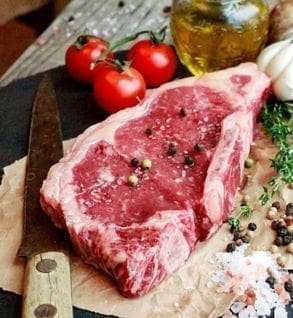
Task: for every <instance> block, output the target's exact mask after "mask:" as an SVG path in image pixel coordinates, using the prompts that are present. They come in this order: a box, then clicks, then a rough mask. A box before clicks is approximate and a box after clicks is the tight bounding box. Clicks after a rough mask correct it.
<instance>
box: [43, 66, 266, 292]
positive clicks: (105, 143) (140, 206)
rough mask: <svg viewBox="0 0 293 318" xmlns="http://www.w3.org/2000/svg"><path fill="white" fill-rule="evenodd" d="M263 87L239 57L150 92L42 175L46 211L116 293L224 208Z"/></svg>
mask: <svg viewBox="0 0 293 318" xmlns="http://www.w3.org/2000/svg"><path fill="white" fill-rule="evenodd" d="M269 85H270V81H269V79H268V78H267V77H266V76H265V75H264V74H263V73H261V72H259V71H258V70H257V68H256V65H255V64H253V63H246V64H242V65H240V66H238V67H235V68H230V69H227V70H223V71H219V72H215V73H210V74H207V75H204V76H203V77H201V78H200V79H198V80H197V79H196V78H194V77H190V78H186V79H183V80H178V81H174V82H172V83H169V84H167V85H164V86H162V87H160V88H159V89H157V90H154V91H151V92H149V94H148V97H147V98H146V99H145V100H144V101H142V102H141V103H140V105H139V106H136V107H134V108H129V109H126V110H123V111H120V112H118V113H116V114H114V115H112V116H110V117H109V118H108V119H107V120H105V121H103V122H101V123H98V124H97V125H94V126H92V127H90V128H88V129H87V130H86V131H85V132H84V133H83V134H82V135H80V136H79V137H78V138H77V140H76V142H75V143H74V145H73V146H72V147H71V149H70V150H69V152H68V153H67V155H66V156H65V157H64V158H63V159H62V160H61V161H60V162H59V163H58V164H56V165H54V166H53V167H52V168H51V169H50V171H49V174H48V177H47V179H46V180H45V181H44V184H43V187H42V189H41V203H42V206H43V208H44V210H45V211H46V213H47V214H48V215H50V217H51V218H52V220H53V222H54V223H55V224H56V225H57V226H59V227H62V228H65V229H67V231H68V232H69V234H70V238H71V240H72V242H73V245H74V247H75V249H76V251H77V252H78V253H79V255H80V256H81V257H82V258H83V259H84V260H85V261H86V262H87V263H90V264H92V265H94V266H96V267H98V268H102V269H103V270H104V271H105V272H107V273H108V274H109V275H110V276H111V277H112V278H113V279H114V280H115V281H116V282H117V284H118V287H119V290H120V291H121V293H122V294H123V295H125V296H127V297H133V296H139V295H143V294H145V293H147V292H148V291H149V290H151V289H152V288H153V287H155V286H156V285H158V284H159V283H160V282H161V281H162V280H164V279H165V278H166V277H168V276H169V275H170V274H171V273H172V272H174V271H175V270H176V269H177V268H178V267H179V266H181V265H182V264H184V262H185V261H186V260H187V258H188V256H189V255H190V253H191V252H192V251H193V250H194V249H195V245H196V242H197V241H198V240H205V239H207V238H208V237H210V236H211V235H212V234H213V233H215V231H216V230H217V229H218V228H219V226H220V225H221V224H222V223H223V222H224V221H225V220H226V219H227V216H228V215H229V214H230V213H231V211H232V209H233V204H234V198H235V194H236V192H237V187H238V186H239V183H240V181H241V177H242V173H243V166H244V160H245V159H246V157H247V156H248V153H249V146H250V142H251V141H252V137H253V125H254V122H255V118H256V116H257V115H258V114H259V112H260V108H261V104H262V101H263V99H264V97H265V96H266V94H267V92H268V90H269ZM170 147H173V150H172V151H169V148H170ZM174 148H175V151H174ZM133 158H137V159H138V160H139V161H140V162H141V161H142V160H144V159H149V160H151V163H152V167H151V168H150V169H146V170H144V169H142V168H141V167H140V166H138V167H133V165H132V164H131V160H132V159H133ZM130 175H135V176H136V177H137V178H138V184H137V185H135V186H132V185H129V183H128V177H129V176H130Z"/></svg>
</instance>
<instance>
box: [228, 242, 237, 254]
mask: <svg viewBox="0 0 293 318" xmlns="http://www.w3.org/2000/svg"><path fill="white" fill-rule="evenodd" d="M235 250H236V245H235V244H234V243H229V244H228V245H227V247H226V251H227V252H228V253H232V252H234V251H235Z"/></svg>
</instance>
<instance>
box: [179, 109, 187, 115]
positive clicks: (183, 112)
mask: <svg viewBox="0 0 293 318" xmlns="http://www.w3.org/2000/svg"><path fill="white" fill-rule="evenodd" d="M186 115H187V110H186V108H181V109H180V116H182V117H185V116H186Z"/></svg>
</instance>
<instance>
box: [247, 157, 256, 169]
mask: <svg viewBox="0 0 293 318" xmlns="http://www.w3.org/2000/svg"><path fill="white" fill-rule="evenodd" d="M254 164H255V161H254V160H253V159H252V158H247V159H246V160H245V168H252V167H253V166H254Z"/></svg>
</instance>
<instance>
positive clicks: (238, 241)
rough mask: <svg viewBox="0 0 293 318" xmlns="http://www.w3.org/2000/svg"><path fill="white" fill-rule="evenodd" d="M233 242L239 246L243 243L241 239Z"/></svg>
mask: <svg viewBox="0 0 293 318" xmlns="http://www.w3.org/2000/svg"><path fill="white" fill-rule="evenodd" d="M235 243H236V245H237V246H241V245H242V244H243V242H242V240H241V239H238V240H236V241H235Z"/></svg>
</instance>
